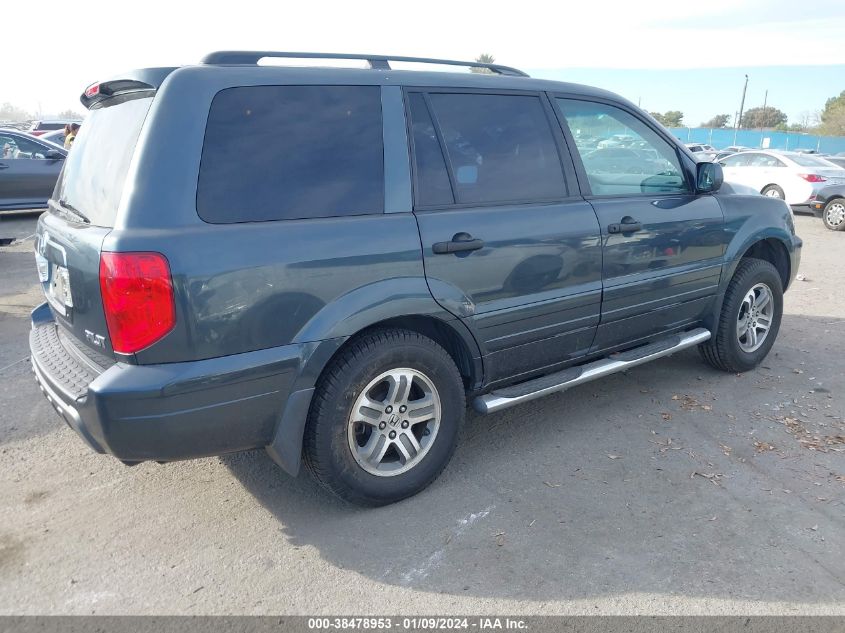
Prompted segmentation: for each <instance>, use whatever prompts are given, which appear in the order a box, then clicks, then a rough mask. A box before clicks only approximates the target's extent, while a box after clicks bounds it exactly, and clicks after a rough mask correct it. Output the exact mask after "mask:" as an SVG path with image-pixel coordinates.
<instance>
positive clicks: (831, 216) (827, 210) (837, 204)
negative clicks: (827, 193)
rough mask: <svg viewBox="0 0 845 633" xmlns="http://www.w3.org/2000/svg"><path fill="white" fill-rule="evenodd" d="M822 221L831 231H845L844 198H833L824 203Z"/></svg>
mask: <svg viewBox="0 0 845 633" xmlns="http://www.w3.org/2000/svg"><path fill="white" fill-rule="evenodd" d="M822 222H824V225H825V227H827V228H828V229H830V230H831V231H845V198H834V199H833V200H831V201H830V202H828V203H827V204H826V205H824V210H823V211H822Z"/></svg>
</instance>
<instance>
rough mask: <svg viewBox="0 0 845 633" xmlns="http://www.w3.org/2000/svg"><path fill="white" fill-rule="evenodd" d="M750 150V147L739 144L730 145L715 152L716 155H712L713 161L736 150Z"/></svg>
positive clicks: (736, 151) (734, 152)
mask: <svg viewBox="0 0 845 633" xmlns="http://www.w3.org/2000/svg"><path fill="white" fill-rule="evenodd" d="M750 151H752V150H751V148H750V147H742V146H741V145H732V146H730V147H726V148H725V149H723V150H720V151H718V152H716V155H715V156H713V160H714V161H717V162H718V161H720V160H722V159H723V158H726V157H728V156H730V155H731V154H736V153H738V152H750Z"/></svg>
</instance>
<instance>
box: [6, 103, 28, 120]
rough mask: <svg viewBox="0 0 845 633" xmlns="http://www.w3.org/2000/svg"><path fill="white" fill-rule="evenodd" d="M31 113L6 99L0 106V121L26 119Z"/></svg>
mask: <svg viewBox="0 0 845 633" xmlns="http://www.w3.org/2000/svg"><path fill="white" fill-rule="evenodd" d="M31 118H32V114H31V113H29V112H27V111H26V110H24V109H23V108H19V107H17V106H14V105H12V104H11V103H9V102H8V101H7V102H5V103H4V104H3V105H1V106H0V121H28V120H30V119H31Z"/></svg>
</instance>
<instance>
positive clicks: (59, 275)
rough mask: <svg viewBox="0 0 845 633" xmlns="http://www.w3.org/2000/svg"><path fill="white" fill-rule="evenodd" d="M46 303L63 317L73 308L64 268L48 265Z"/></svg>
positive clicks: (66, 272)
mask: <svg viewBox="0 0 845 633" xmlns="http://www.w3.org/2000/svg"><path fill="white" fill-rule="evenodd" d="M46 295H47V301H48V302H49V303H50V305H51V306H53V309H55V310H56V312H58V313H59V314H61V315H62V316H63V317H67V316H68V314H69V313H70V310H69V308H72V307H73V295H72V294H71V292H70V273H68V269H67V268H65V267H64V266H59V265H57V264H53V263H50V264H49V278H48V281H47V291H46Z"/></svg>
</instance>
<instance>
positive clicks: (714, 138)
mask: <svg viewBox="0 0 845 633" xmlns="http://www.w3.org/2000/svg"><path fill="white" fill-rule="evenodd" d="M669 131H670V132H672V134H673V135H674V136H676V137H677V138H679V139H681V141H683V142H684V143H707V144H708V145H712V146H713V147H715V148H717V149H722V148H723V147H728V146H729V145H744V146H745V147H754V148H759V147H768V148H769V149H784V150H795V149H814V150H816V151H817V152H820V153H823V154H838V153H839V152H845V136H816V135H814V134H800V133H798V132H776V131H774V130H763V131H762V132H760V130H739V131H738V132H737V134H736V142H734V130H733V128H721V129H718V128H717V129H710V128H706V127H691V128H690V127H672V128H669ZM766 139H768V145H767V144H766Z"/></svg>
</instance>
